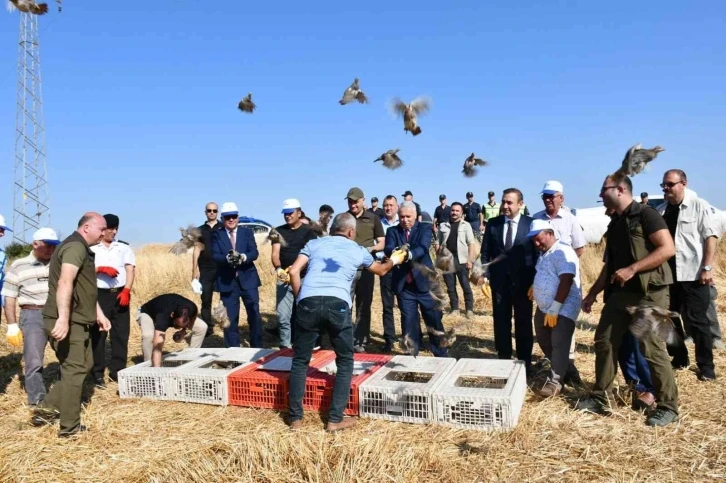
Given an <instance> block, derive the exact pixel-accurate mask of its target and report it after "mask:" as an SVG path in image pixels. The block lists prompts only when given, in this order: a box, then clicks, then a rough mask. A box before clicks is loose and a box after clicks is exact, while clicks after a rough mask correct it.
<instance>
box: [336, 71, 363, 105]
mask: <svg viewBox="0 0 726 483" xmlns="http://www.w3.org/2000/svg"><path fill="white" fill-rule="evenodd" d="M354 100H357V101H358V102H360V103H361V104H365V103H366V102H368V98H367V97H366V95H365V94H364V93H363V91H362V90H360V86H359V85H358V78H357V77H356V78H355V80H354V81H353V83H352V84H351V85H350V86H349V87H348V88H347V89H346V90H345V92H343V98H342V99H341V100H339V101H338V102H339V103H340V104H341V105H345V104H348V103H349V102H353V101H354Z"/></svg>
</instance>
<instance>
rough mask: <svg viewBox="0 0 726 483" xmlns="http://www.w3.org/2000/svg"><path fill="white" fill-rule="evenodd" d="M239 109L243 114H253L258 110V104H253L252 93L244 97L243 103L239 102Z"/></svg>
mask: <svg viewBox="0 0 726 483" xmlns="http://www.w3.org/2000/svg"><path fill="white" fill-rule="evenodd" d="M237 107H238V108H239V110H240V111H242V112H249V113H252V111H254V110H255V109H256V108H257V104H255V103H254V102H252V93H251V92H250V93H249V94H247V96H246V97H244V98H243V99H242V100H241V101H239V104H237Z"/></svg>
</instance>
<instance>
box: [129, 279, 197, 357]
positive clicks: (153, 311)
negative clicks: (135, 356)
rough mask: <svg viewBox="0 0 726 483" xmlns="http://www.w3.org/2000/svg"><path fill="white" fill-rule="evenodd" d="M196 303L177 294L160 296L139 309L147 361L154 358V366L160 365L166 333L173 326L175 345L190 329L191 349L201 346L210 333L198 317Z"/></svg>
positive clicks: (137, 315) (137, 317) (139, 320)
mask: <svg viewBox="0 0 726 483" xmlns="http://www.w3.org/2000/svg"><path fill="white" fill-rule="evenodd" d="M197 313H198V310H197V304H195V303H194V302H192V301H191V300H189V299H188V298H185V297H182V296H181V295H178V294H175V293H167V294H163V295H159V296H158V297H155V298H153V299H151V300H149V301H148V302H146V303H145V304H144V305H142V306H141V307H140V308H139V312H138V313H137V314H136V321H137V322H138V323H139V326H141V351H142V352H143V354H144V362H146V361H148V360H149V359H151V365H152V367H160V366H161V351H162V349H164V340H165V338H166V331H167V330H169V329H170V328H172V327H174V328H176V329H179V330H178V331H177V332H175V333H174V335H173V337H172V338H173V339H174V342H177V343H179V342H181V341H182V339H183V338H184V336H186V333H187V330H189V329H191V331H192V336H191V339H190V341H189V347H192V348H197V347H202V341H203V340H204V337H205V336H206V334H207V324H206V323H205V322H204V321H203V320H202V319H200V318H198V317H197Z"/></svg>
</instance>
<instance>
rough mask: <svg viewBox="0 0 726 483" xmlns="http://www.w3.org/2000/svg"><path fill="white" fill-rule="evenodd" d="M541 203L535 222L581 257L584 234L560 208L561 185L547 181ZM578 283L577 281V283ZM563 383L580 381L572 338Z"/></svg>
mask: <svg viewBox="0 0 726 483" xmlns="http://www.w3.org/2000/svg"><path fill="white" fill-rule="evenodd" d="M540 194H541V195H542V201H543V202H544V207H545V209H544V210H542V211H540V212H538V213H535V215H534V216H533V217H532V218H534V219H535V220H545V221H549V222H550V223H551V224H552V227H553V228H554V229H555V230H556V231H557V240H558V241H560V242H561V243H565V244H567V245H570V246H571V247H572V249H573V250H575V253H576V254H577V256H578V257H581V256H582V254H583V252H584V251H585V245H586V244H587V240H585V233H584V231H583V230H582V226H580V223H579V222H578V221H577V218H576V217H575V215H573V214H572V213H571V212H570V211H569V210H567V209H565V208H563V207H562V205H563V203H564V202H565V195H564V189H563V187H562V183H560V182H559V181H556V180H549V181H547V182H546V183H545V184H544V187H543V188H542V192H541V193H540ZM578 283H579V281H578ZM563 381H564V382H566V383H568V384H581V383H582V379H581V378H580V373H579V372H578V371H577V368H576V367H575V338H574V337H573V338H572V342H571V345H570V363H569V368H568V370H567V374H566V375H565V376H564V379H563Z"/></svg>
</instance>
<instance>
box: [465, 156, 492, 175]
mask: <svg viewBox="0 0 726 483" xmlns="http://www.w3.org/2000/svg"><path fill="white" fill-rule="evenodd" d="M486 165H487V162H486V161H484V160H483V159H481V158H477V157H475V156H474V153H471V155H470V156H469V157H468V158H466V159H465V160H464V169H462V170H461V172H462V173H464V176H466V177H468V178H471V177H473V176H475V175H476V173H477V171H478V170H477V169H476V166H486Z"/></svg>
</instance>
